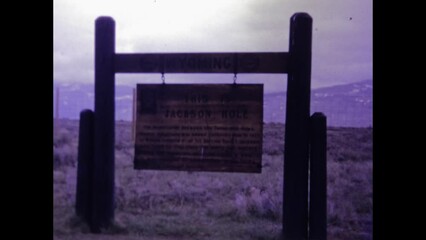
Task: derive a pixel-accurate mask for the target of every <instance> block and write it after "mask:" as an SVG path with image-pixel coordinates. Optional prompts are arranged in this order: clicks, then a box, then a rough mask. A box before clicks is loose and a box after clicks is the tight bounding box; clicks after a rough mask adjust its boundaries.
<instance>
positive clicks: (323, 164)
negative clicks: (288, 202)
mask: <svg viewBox="0 0 426 240" xmlns="http://www.w3.org/2000/svg"><path fill="white" fill-rule="evenodd" d="M310 125H311V126H310V137H309V138H310V143H311V149H310V160H309V166H310V182H309V185H310V192H309V239H310V240H326V239H327V118H326V116H325V115H324V114H323V113H319V112H316V113H314V114H313V115H312V116H311V121H310Z"/></svg>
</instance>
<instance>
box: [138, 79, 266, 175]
mask: <svg viewBox="0 0 426 240" xmlns="http://www.w3.org/2000/svg"><path fill="white" fill-rule="evenodd" d="M136 112H137V115H136V139H135V158H134V167H135V169H153V170H185V171H218V172H254V173H260V172H261V162H262V136H263V84H185V85H183V84H138V85H137V111H136Z"/></svg>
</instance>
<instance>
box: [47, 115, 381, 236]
mask: <svg viewBox="0 0 426 240" xmlns="http://www.w3.org/2000/svg"><path fill="white" fill-rule="evenodd" d="M263 138H264V141H263V142H264V144H263V160H262V164H263V169H262V173H261V174H247V173H211V172H178V171H151V170H144V171H140V170H139V171H137V170H134V169H133V143H132V141H131V128H130V123H128V122H117V124H116V147H115V149H116V151H115V167H116V169H115V174H116V210H115V222H114V226H113V227H112V228H111V229H109V230H107V231H104V232H102V233H101V234H90V233H89V231H88V226H87V225H85V224H84V223H83V222H82V221H81V220H80V219H78V218H77V217H76V216H75V213H74V204H75V191H76V170H77V168H76V165H77V146H78V121H72V120H62V121H61V122H60V125H59V129H58V130H57V131H56V132H55V135H54V147H53V151H54V158H53V164H54V172H53V177H54V186H53V198H54V205H53V213H54V215H53V223H54V226H53V235H54V239H58V240H59V239H70V240H71V239H72V240H77V239H78V240H84V239H106V240H109V239H119V240H132V239H150V240H151V239H152V240H163V239H224V240H225V239H236V240H238V239H257V240H261V239H264V240H266V239H279V236H280V231H281V223H282V201H283V200H282V191H283V164H284V163H283V152H284V125H283V124H274V123H270V124H266V125H265V126H264V136H263ZM327 150H328V152H327V155H328V160H327V161H328V162H327V169H328V179H327V181H328V185H327V189H328V193H327V195H328V199H327V212H328V239H330V240H334V239H344V240H346V239H348V240H352V239H354V240H355V239H356V240H358V239H359V240H361V239H362V240H367V239H372V208H373V203H372V129H371V128H329V129H328V147H327Z"/></svg>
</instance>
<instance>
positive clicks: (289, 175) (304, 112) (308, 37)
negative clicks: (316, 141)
mask: <svg viewBox="0 0 426 240" xmlns="http://www.w3.org/2000/svg"><path fill="white" fill-rule="evenodd" d="M290 21H291V23H290V46H289V52H290V69H289V72H288V85H287V110H286V111H287V113H286V125H285V146H284V197H283V236H284V239H286V240H301V239H307V238H308V161H309V137H308V135H309V132H308V131H309V115H310V109H309V108H310V90H311V45H312V18H311V16H309V14H307V13H296V14H294V15H293V16H292V17H291V20H290Z"/></svg>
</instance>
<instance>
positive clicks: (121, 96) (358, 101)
mask: <svg viewBox="0 0 426 240" xmlns="http://www.w3.org/2000/svg"><path fill="white" fill-rule="evenodd" d="M57 89H59V118H68V119H78V118H79V114H80V111H81V110H83V109H94V86H93V85H89V84H55V88H54V99H53V103H54V104H53V105H55V102H56V94H57ZM372 89H373V88H372V81H371V80H367V81H362V82H356V83H351V84H345V85H336V86H332V87H325V88H317V89H313V90H311V113H314V112H323V113H324V114H325V115H326V116H327V125H328V126H343V127H369V126H372ZM132 94H133V87H130V86H124V85H117V86H116V89H115V99H116V102H115V104H116V113H115V116H116V120H131V117H132V98H133V97H132ZM263 104H264V114H263V119H264V122H281V123H284V122H285V108H286V93H285V92H278V93H268V94H265V95H264V101H263ZM53 107H54V114H56V110H55V106H53Z"/></svg>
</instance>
